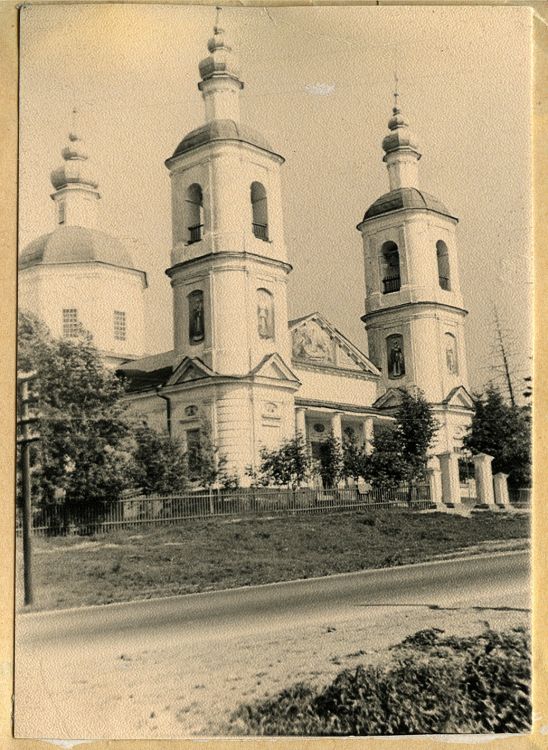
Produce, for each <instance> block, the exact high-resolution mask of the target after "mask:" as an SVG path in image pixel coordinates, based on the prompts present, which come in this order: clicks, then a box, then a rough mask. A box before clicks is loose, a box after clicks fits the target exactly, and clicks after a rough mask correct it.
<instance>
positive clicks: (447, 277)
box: [436, 240, 451, 291]
mask: <svg viewBox="0 0 548 750" xmlns="http://www.w3.org/2000/svg"><path fill="white" fill-rule="evenodd" d="M436 255H437V259H438V281H439V284H440V286H441V288H442V289H445V290H446V291H450V290H451V274H450V272H449V250H448V249H447V245H446V244H445V242H444V241H443V240H438V241H437V242H436Z"/></svg>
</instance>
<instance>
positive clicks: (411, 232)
mask: <svg viewBox="0 0 548 750" xmlns="http://www.w3.org/2000/svg"><path fill="white" fill-rule="evenodd" d="M388 128H389V131H390V132H389V133H388V135H387V136H386V137H385V138H384V140H383V142H382V147H383V150H384V158H383V161H384V162H385V164H386V166H387V169H388V179H389V186H390V191H389V192H388V193H386V194H384V195H382V196H381V197H380V198H378V199H377V200H376V201H375V202H374V203H373V204H372V205H371V206H369V208H368V209H367V211H366V212H365V215H364V217H363V220H362V222H361V223H360V224H359V225H358V230H359V231H360V232H361V234H362V237H363V247H364V260H365V286H366V298H365V315H364V316H363V317H362V320H363V322H364V323H365V329H366V332H367V337H368V341H369V354H370V357H371V359H372V361H373V362H374V363H375V364H376V365H377V367H378V368H379V369H380V370H381V373H382V386H383V387H384V389H385V391H386V392H390V391H391V390H393V389H397V388H402V387H403V388H408V389H412V388H419V389H420V390H422V391H423V393H424V395H425V397H426V399H427V400H428V401H429V402H430V403H431V404H432V405H433V406H434V409H435V411H436V417H437V419H438V421H439V422H440V423H441V425H442V429H440V432H439V435H438V440H439V441H440V442H441V443H442V444H445V446H446V447H445V448H444V449H447V450H453V448H454V447H455V444H458V442H459V440H458V434H459V433H460V432H461V427H462V425H463V424H466V423H467V422H468V421H469V414H470V407H471V401H470V397H469V395H468V393H467V391H466V389H467V387H468V375H467V366H466V351H465V340H464V321H465V317H466V315H467V311H466V310H465V309H464V307H463V300H462V295H461V292H460V283H459V272H458V258H457V242H456V226H457V222H458V220H457V219H456V217H455V216H453V215H452V213H451V212H450V211H449V210H448V209H447V208H446V207H445V206H444V205H443V203H441V202H440V201H439V200H437V199H436V198H434V197H433V196H431V195H429V194H428V193H426V192H424V191H423V190H422V189H420V188H419V174H418V172H419V170H418V167H419V160H420V158H421V153H420V151H419V146H418V143H417V140H416V138H415V136H414V135H413V133H412V132H411V130H410V128H409V124H408V122H407V120H406V118H405V117H404V115H403V114H402V111H401V109H400V106H399V104H398V95H397V94H396V95H395V103H394V108H393V111H392V117H391V118H390V120H389V122H388ZM384 401H385V402H386V403H387V404H388V403H389V401H390V399H389V398H387V397H386V396H385V397H384ZM378 402H379V405H381V404H382V403H383V397H381V398H380V399H379V401H378Z"/></svg>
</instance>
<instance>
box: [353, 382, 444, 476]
mask: <svg viewBox="0 0 548 750" xmlns="http://www.w3.org/2000/svg"><path fill="white" fill-rule="evenodd" d="M394 417H395V419H394V425H393V427H387V428H385V429H383V430H380V431H379V432H378V433H377V435H376V436H375V438H374V440H373V452H372V454H371V456H368V460H367V463H366V470H365V478H366V479H367V480H369V481H370V482H371V483H372V484H375V485H378V486H385V487H388V486H395V485H397V484H399V483H401V482H409V483H410V485H413V484H415V483H416V482H419V481H421V480H422V479H424V476H425V471H426V462H427V457H428V450H429V448H430V447H431V445H432V442H433V440H434V436H435V434H436V431H437V429H438V428H437V423H436V420H435V419H434V416H433V413H432V407H431V406H430V405H429V403H428V402H427V401H426V399H425V398H424V396H423V395H422V393H421V392H420V391H418V392H416V393H414V394H411V393H409V392H408V391H406V390H403V389H402V391H401V402H400V405H399V406H398V409H397V411H396V413H395V415H394Z"/></svg>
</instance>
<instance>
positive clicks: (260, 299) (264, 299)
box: [257, 289, 274, 339]
mask: <svg viewBox="0 0 548 750" xmlns="http://www.w3.org/2000/svg"><path fill="white" fill-rule="evenodd" d="M257 329H258V331H259V336H260V338H262V339H273V338H274V300H273V297H272V294H271V293H270V292H269V291H268V289H257Z"/></svg>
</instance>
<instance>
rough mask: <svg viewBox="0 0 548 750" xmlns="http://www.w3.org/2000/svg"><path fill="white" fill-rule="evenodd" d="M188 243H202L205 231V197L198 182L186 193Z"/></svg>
mask: <svg viewBox="0 0 548 750" xmlns="http://www.w3.org/2000/svg"><path fill="white" fill-rule="evenodd" d="M186 224H187V232H188V234H187V242H188V244H189V245H190V244H192V243H193V242H200V240H201V239H202V237H203V230H204V196H203V193H202V188H201V187H200V185H198V183H197V182H195V183H193V184H192V185H190V187H189V188H188V189H187V191H186Z"/></svg>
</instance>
